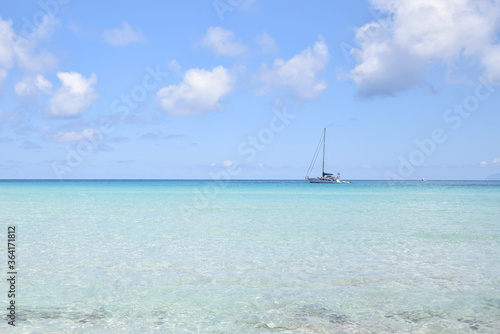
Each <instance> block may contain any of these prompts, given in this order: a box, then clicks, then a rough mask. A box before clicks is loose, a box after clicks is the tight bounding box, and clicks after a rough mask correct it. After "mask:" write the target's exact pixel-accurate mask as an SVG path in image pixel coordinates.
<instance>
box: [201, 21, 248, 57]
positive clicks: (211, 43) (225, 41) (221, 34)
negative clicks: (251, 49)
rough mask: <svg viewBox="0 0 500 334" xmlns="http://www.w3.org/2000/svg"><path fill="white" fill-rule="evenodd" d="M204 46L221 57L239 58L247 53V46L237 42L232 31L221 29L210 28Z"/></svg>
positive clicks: (204, 38)
mask: <svg viewBox="0 0 500 334" xmlns="http://www.w3.org/2000/svg"><path fill="white" fill-rule="evenodd" d="M202 45H203V46H204V47H206V48H208V49H210V50H212V52H214V53H215V54H216V55H221V56H238V55H240V54H242V53H244V52H245V51H246V49H247V48H246V46H244V45H243V44H240V43H239V42H237V41H235V35H234V33H233V32H232V31H230V30H226V29H222V28H220V27H210V28H208V30H207V34H206V35H205V37H203V41H202Z"/></svg>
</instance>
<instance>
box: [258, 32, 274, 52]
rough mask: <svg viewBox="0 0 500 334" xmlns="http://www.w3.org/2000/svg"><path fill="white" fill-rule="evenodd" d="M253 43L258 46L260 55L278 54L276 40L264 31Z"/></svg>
mask: <svg viewBox="0 0 500 334" xmlns="http://www.w3.org/2000/svg"><path fill="white" fill-rule="evenodd" d="M255 43H257V45H258V46H260V48H261V51H262V53H265V54H267V53H276V52H278V46H277V45H276V40H275V39H274V38H273V37H272V36H270V35H269V34H268V33H267V32H265V31H264V32H263V33H262V34H260V35H259V36H257V38H256V39H255Z"/></svg>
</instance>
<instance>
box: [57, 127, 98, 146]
mask: <svg viewBox="0 0 500 334" xmlns="http://www.w3.org/2000/svg"><path fill="white" fill-rule="evenodd" d="M93 136H94V129H92V128H88V129H85V130H83V131H82V132H76V131H59V132H58V133H57V134H56V135H54V140H55V141H56V142H59V143H64V142H71V141H80V140H83V139H86V138H92V137H93Z"/></svg>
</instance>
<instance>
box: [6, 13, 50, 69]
mask: <svg viewBox="0 0 500 334" xmlns="http://www.w3.org/2000/svg"><path fill="white" fill-rule="evenodd" d="M58 24H59V21H58V20H56V19H55V18H54V17H52V16H48V15H46V16H44V18H43V20H42V23H41V24H39V25H38V26H37V27H36V30H35V31H34V32H33V33H32V34H31V35H30V37H29V38H22V37H20V38H17V39H16V43H15V44H14V50H15V52H16V56H17V63H18V65H19V67H20V68H21V69H22V70H24V71H27V72H32V73H40V72H44V71H47V70H50V69H53V68H55V67H56V65H57V60H56V58H55V56H54V55H53V54H52V53H50V52H48V51H47V50H45V49H42V50H40V51H39V52H38V53H36V51H35V50H36V48H37V46H38V44H39V43H40V41H42V40H43V39H45V38H47V37H48V36H49V35H50V34H51V33H52V32H53V31H54V29H55V27H56V26H57V25H58Z"/></svg>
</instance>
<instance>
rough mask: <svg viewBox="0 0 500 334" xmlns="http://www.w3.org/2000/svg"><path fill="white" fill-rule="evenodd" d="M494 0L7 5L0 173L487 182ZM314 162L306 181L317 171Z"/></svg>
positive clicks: (495, 77)
mask: <svg viewBox="0 0 500 334" xmlns="http://www.w3.org/2000/svg"><path fill="white" fill-rule="evenodd" d="M499 37H500V0H352V1H319V0H309V1H298V0H289V1H285V0H276V1H263V0H206V1H201V0H199V1H194V0H185V1H159V0H157V1H126V2H124V1H105V2H103V1H99V2H98V1H94V0H89V1H80V0H39V1H31V0H27V1H23V2H22V4H21V3H20V2H13V1H4V2H2V4H1V5H0V179H60V180H64V179H214V180H219V179H303V178H304V177H305V176H306V172H307V170H308V167H309V165H310V163H311V159H312V157H313V155H314V152H315V150H316V147H317V145H318V142H319V140H320V137H321V135H322V133H323V129H324V128H326V129H327V135H326V156H325V165H326V171H327V172H332V173H337V172H340V173H341V175H342V178H343V179H345V180H349V179H351V180H355V179H380V180H404V179H421V178H426V179H429V180H431V179H446V180H451V179H457V180H463V179H465V180H485V179H487V178H490V179H491V178H495V177H496V178H499V179H500V131H499V129H500V112H499V106H500V85H498V83H500V39H499ZM320 162H321V161H317V162H316V165H315V168H314V169H313V172H312V174H311V176H318V175H319V174H320V173H321V166H320V165H321V163H320Z"/></svg>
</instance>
